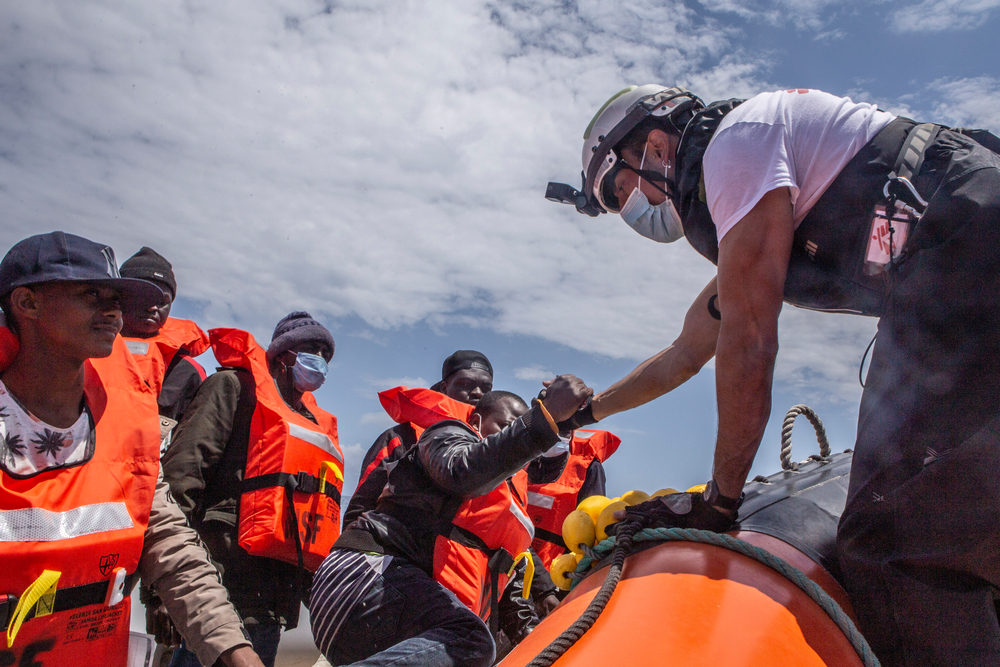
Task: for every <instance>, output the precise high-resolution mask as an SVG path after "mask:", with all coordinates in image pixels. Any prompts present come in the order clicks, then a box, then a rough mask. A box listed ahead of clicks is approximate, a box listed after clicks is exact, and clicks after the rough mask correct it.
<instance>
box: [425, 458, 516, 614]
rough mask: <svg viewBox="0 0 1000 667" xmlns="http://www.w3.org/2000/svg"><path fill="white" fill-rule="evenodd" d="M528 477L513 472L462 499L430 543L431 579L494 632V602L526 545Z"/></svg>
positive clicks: (496, 600)
mask: <svg viewBox="0 0 1000 667" xmlns="http://www.w3.org/2000/svg"><path fill="white" fill-rule="evenodd" d="M527 497H528V474H527V473H526V472H524V471H523V470H519V471H517V473H515V474H514V475H513V476H512V477H510V478H508V479H506V480H504V481H503V482H501V483H500V484H499V485H497V487H496V488H495V489H493V490H492V491H490V492H489V493H486V494H483V495H481V496H478V497H476V498H469V499H467V500H465V501H464V502H463V503H462V504H461V506H460V507H459V508H458V511H457V512H456V513H455V516H454V517H453V518H452V520H451V527H450V530H448V531H447V534H443V535H438V537H437V538H436V540H435V542H434V561H433V575H434V579H435V580H437V581H438V582H439V583H440V584H442V585H443V586H445V587H446V588H448V589H449V590H451V591H452V592H453V593H455V595H456V596H458V599H459V600H461V601H462V602H463V603H465V605H466V606H467V607H468V608H469V609H471V610H472V611H473V613H475V614H478V615H479V617H480V618H482V619H483V620H489V621H490V624H491V627H492V628H493V629H494V631H495V630H496V624H497V621H498V619H497V614H496V609H497V603H498V601H499V599H500V595H501V594H502V593H503V591H504V589H505V588H506V587H507V583H508V581H509V577H508V572H509V571H510V569H511V568H512V567H513V565H514V558H515V557H517V556H518V555H519V554H521V553H523V552H525V551H527V549H528V547H529V546H531V538H532V536H533V535H534V528H533V527H532V525H531V520H530V519H528V514H527V509H528V506H527Z"/></svg>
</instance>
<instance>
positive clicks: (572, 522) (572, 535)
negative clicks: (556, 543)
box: [562, 510, 597, 554]
mask: <svg viewBox="0 0 1000 667" xmlns="http://www.w3.org/2000/svg"><path fill="white" fill-rule="evenodd" d="M596 534H597V533H596V531H595V530H594V520H593V519H591V518H590V515H589V514H587V513H586V512H584V511H583V510H573V511H572V512H570V513H569V514H568V515H566V518H565V519H563V525H562V538H563V542H565V543H566V548H567V549H569V550H570V551H573V552H575V553H578V554H581V553H583V547H581V546H580V545H581V544H586V545H587V546H588V547H592V546H594V539H595V537H596Z"/></svg>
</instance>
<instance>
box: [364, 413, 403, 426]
mask: <svg viewBox="0 0 1000 667" xmlns="http://www.w3.org/2000/svg"><path fill="white" fill-rule="evenodd" d="M394 423H395V422H394V421H392V417H390V416H389V415H387V414H386V413H385V412H366V413H365V414H363V415H361V419H359V420H358V424H360V425H361V426H367V425H369V424H375V425H377V426H381V427H382V428H383V429H387V428H389V427H390V426H392V425H393V424H394Z"/></svg>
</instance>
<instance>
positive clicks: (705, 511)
mask: <svg viewBox="0 0 1000 667" xmlns="http://www.w3.org/2000/svg"><path fill="white" fill-rule="evenodd" d="M624 512H625V522H637V523H639V524H640V526H641V528H694V529H696V530H710V531H712V532H715V533H724V532H726V531H727V530H730V529H732V527H733V526H734V525H735V524H736V517H735V516H734V517H729V516H726V515H725V514H723V513H722V512H720V511H719V510H717V509H715V508H714V507H712V506H711V505H709V504H708V503H706V502H705V496H703V495H702V494H701V492H697V493H671V494H670V495H667V496H662V497H660V498H653V499H652V500H647V501H646V502H644V503H639V504H638V505H633V506H632V507H626V508H625V510H624ZM619 513H620V512H615V516H616V518H617V515H618V514H619ZM623 523H624V522H623ZM610 528H611V526H609V529H610Z"/></svg>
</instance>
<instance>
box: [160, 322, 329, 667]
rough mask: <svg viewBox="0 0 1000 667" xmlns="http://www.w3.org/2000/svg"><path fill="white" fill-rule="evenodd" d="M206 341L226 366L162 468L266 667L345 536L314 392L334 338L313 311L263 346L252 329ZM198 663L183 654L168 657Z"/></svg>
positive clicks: (201, 395) (325, 423) (325, 427)
mask: <svg viewBox="0 0 1000 667" xmlns="http://www.w3.org/2000/svg"><path fill="white" fill-rule="evenodd" d="M209 335H210V338H211V342H212V350H213V352H214V354H215V358H216V359H217V360H218V361H219V363H220V364H222V366H223V368H222V369H220V370H219V372H217V373H215V374H214V375H211V376H209V378H208V379H207V380H206V381H205V382H204V384H202V387H201V389H200V390H199V391H198V395H197V396H196V397H195V400H194V401H193V402H192V403H191V405H190V407H189V408H188V410H187V412H186V413H185V415H184V419H183V420H182V421H181V423H180V424H179V425H178V426H177V431H176V433H175V435H174V439H173V443H172V444H171V446H170V448H169V449H168V450H167V453H166V454H165V455H164V459H163V472H164V477H165V478H166V480H167V482H168V483H169V484H170V489H171V491H172V493H173V495H174V497H175V498H176V499H177V503H178V504H179V505H180V506H181V509H182V510H184V513H185V514H187V516H188V517H189V519H190V520H191V522H192V525H194V527H195V528H196V529H197V530H198V532H199V534H200V535H201V536H202V539H203V540H204V541H205V543H206V544H207V545H208V548H209V551H211V554H212V559H213V561H214V562H215V563H216V565H217V566H218V567H219V570H220V572H221V573H222V581H223V584H225V586H226V588H227V589H228V590H229V596H230V599H231V600H232V601H233V604H234V605H235V606H236V609H237V611H239V613H240V616H241V617H242V618H243V622H244V623H245V624H246V626H247V631H248V632H249V634H250V638H251V639H252V640H253V643H254V647H255V648H256V650H257V652H258V653H259V654H260V656H261V659H262V660H263V661H264V663H265V664H266V665H269V666H270V665H273V664H274V659H275V655H276V654H277V649H278V640H279V637H280V633H281V628H282V626H284V627H285V628H286V629H291V628H294V627H295V626H296V624H297V623H298V617H299V607H300V603H301V602H302V601H304V600H305V599H306V596H307V595H308V590H309V583H310V579H311V574H310V573H311V572H312V571H314V570H315V569H316V567H318V566H319V564H320V563H321V562H322V560H323V557H324V556H326V554H327V553H329V550H330V547H331V546H332V545H333V543H334V541H335V540H336V538H337V536H339V534H340V492H341V489H342V486H343V475H344V473H343V470H344V459H343V455H342V454H341V451H340V446H339V443H338V439H337V419H336V417H334V416H333V415H332V414H330V413H328V412H326V411H324V410H322V409H320V408H319V407H318V406H317V405H316V400H315V398H314V397H313V395H312V392H313V391H315V390H316V389H318V388H319V387H320V386H321V385H322V384H323V382H324V380H325V378H326V374H327V363H328V362H329V360H330V359H331V358H332V357H333V352H334V341H333V336H332V335H331V334H330V332H329V331H328V330H327V329H326V327H324V326H323V325H322V324H320V323H319V322H317V321H316V320H315V319H313V318H312V316H310V315H309V314H308V313H305V312H293V313H290V314H289V315H288V316H286V317H285V318H283V319H282V320H281V321H280V322H278V324H277V326H276V327H275V329H274V334H273V336H272V338H271V343H270V345H269V346H268V347H267V350H266V351H265V350H264V348H263V347H261V346H260V345H259V344H257V342H256V341H255V340H254V339H253V336H251V335H250V334H249V333H247V332H245V331H240V330H237V329H212V330H211V331H210V332H209ZM195 664H196V662H195V658H194V656H192V655H190V654H189V653H187V652H186V651H183V650H178V651H177V652H175V654H174V658H173V660H172V662H171V665H174V667H177V666H187V665H191V666H192V667H193V666H194V665H195Z"/></svg>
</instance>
